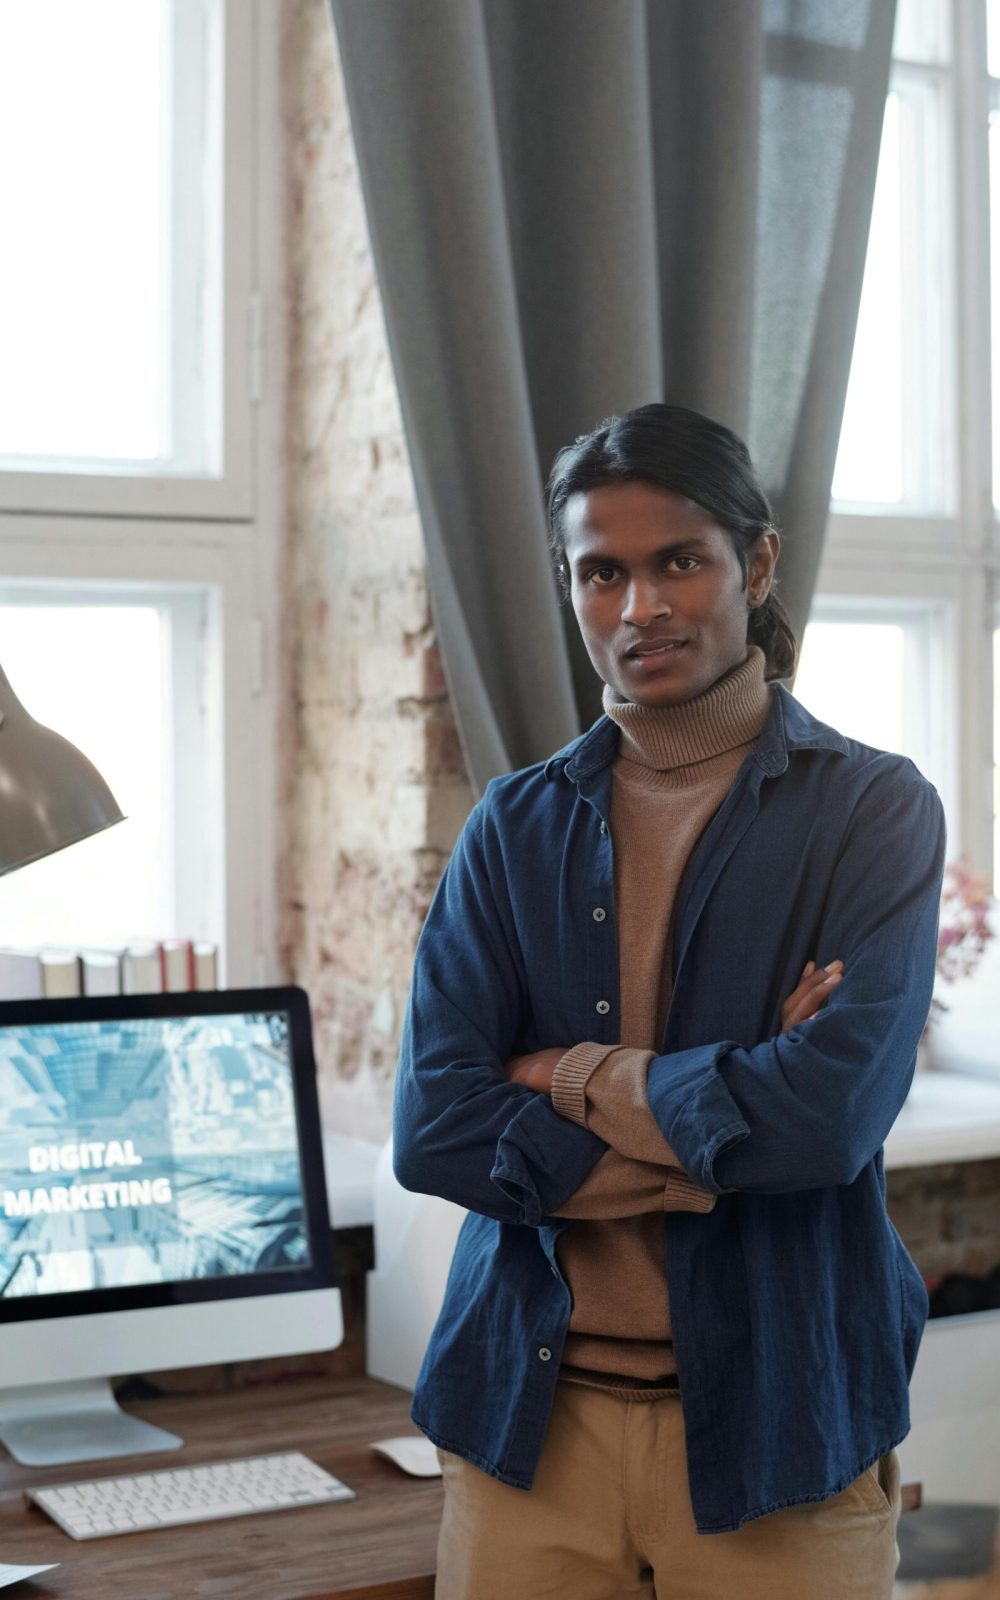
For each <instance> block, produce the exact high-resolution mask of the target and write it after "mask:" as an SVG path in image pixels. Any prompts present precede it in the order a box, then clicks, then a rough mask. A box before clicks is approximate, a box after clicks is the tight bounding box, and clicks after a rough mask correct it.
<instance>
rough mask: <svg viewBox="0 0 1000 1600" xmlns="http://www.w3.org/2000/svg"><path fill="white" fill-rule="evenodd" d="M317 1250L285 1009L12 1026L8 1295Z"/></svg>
mask: <svg viewBox="0 0 1000 1600" xmlns="http://www.w3.org/2000/svg"><path fill="white" fill-rule="evenodd" d="M308 1259H309V1249H308V1234H307V1230H306V1225H305V1217H304V1206H303V1196H302V1184H301V1177H300V1170H299V1157H298V1138H297V1134H296V1121H295V1104H294V1098H293V1089H292V1074H291V1064H290V1059H289V1040H288V1018H287V1016H286V1014H285V1013H284V1012H267V1013H262V1014H259V1015H247V1016H205V1017H159V1018H156V1017H150V1018H135V1019H132V1020H128V1021H123V1020H116V1021H113V1022H66V1023H58V1024H49V1023H46V1024H32V1025H30V1026H24V1027H7V1028H3V1029H0V1300H2V1299H4V1298H7V1299H11V1298H13V1297H15V1296H23V1295H39V1294H60V1293H66V1292H71V1291H76V1290H81V1289H113V1288H122V1287H126V1286H131V1285H134V1284H149V1283H176V1282H184V1281H187V1280H190V1279H195V1278H218V1277H229V1276H232V1275H234V1274H243V1273H259V1272H272V1271H280V1270H281V1269H282V1268H286V1269H287V1268H294V1267H302V1266H305V1265H306V1264H307V1263H308Z"/></svg>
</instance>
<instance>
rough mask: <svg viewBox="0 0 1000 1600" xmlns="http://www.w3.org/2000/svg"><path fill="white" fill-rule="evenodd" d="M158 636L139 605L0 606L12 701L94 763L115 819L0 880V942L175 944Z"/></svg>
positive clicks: (166, 700)
mask: <svg viewBox="0 0 1000 1600" xmlns="http://www.w3.org/2000/svg"><path fill="white" fill-rule="evenodd" d="M167 628H168V624H167V623H166V621H165V620H164V619H163V618H162V615H161V613H160V612H159V611H158V610H157V609H156V608H155V607H154V606H148V605H142V606H140V605H136V606H129V605H118V606H100V605H24V604H22V605H18V604H9V603H5V604H0V637H2V639H3V665H4V670H5V671H6V673H7V676H8V678H9V679H10V682H11V686H12V688H13V689H14V692H15V694H16V695H17V696H18V698H19V699H20V700H21V702H22V704H23V705H24V707H25V709H26V710H27V711H28V712H29V713H30V714H31V716H33V717H35V718H36V720H37V721H39V722H42V723H44V724H45V725H46V726H48V727H51V728H54V729H55V730H56V732H58V733H61V734H63V735H64V736H65V737H66V738H67V739H69V740H71V742H72V743H73V744H75V745H77V746H78V747H79V748H80V749H81V750H82V751H83V752H84V754H85V755H86V756H87V757H88V758H89V759H90V760H91V761H92V762H93V763H94V765H95V766H96V767H97V769H98V771H99V772H100V773H101V774H102V775H103V777H104V778H105V779H106V780H107V782H108V784H109V785H110V787H111V791H112V793H113V794H114V796H115V798H116V799H117V801H118V803H119V805H120V806H121V808H122V810H123V811H124V813H125V816H126V819H127V820H126V821H125V822H121V823H117V824H116V825H115V826H114V827H112V828H109V829H107V830H106V831H105V832H104V833H101V834H98V835H96V836H95V837H94V838H91V839H86V840H84V841H83V842H82V843H80V844H75V845H71V846H69V847H68V848H67V849H65V850H60V851H58V852H57V853H56V854H55V855H52V856H47V857H46V858H45V859H44V860H42V861H37V862H34V863H32V865H30V866H27V867H22V868H21V869H20V870H19V871H17V872H12V873H8V874H7V875H6V876H5V877H3V878H0V943H2V944H5V945H15V946H33V945H36V944H54V945H61V944H68V945H71V946H74V947H78V946H81V945H82V946H86V945H98V946H101V945H118V944H121V943H123V942H124V941H126V940H127V939H129V938H130V937H142V936H146V937H158V936H159V937H170V936H173V935H175V934H176V932H177V930H176V929H175V928H174V927H173V925H172V894H171V877H172V864H171V850H170V848H169V844H170V833H171V819H170V816H169V814H168V811H169V798H168V796H169V788H168V781H169V772H168V770H167V769H168V766H169V756H168V750H169V742H168V738H167V727H168V721H169V718H170V715H171V708H170V695H169V681H170V679H169V658H168V654H167V640H166V638H165V632H166V630H167Z"/></svg>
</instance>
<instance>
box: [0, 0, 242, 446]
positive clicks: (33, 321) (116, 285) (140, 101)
mask: <svg viewBox="0 0 1000 1600" xmlns="http://www.w3.org/2000/svg"><path fill="white" fill-rule="evenodd" d="M212 9H213V7H212V3H211V0H88V3H87V4H85V5H82V4H80V3H79V0H31V3H30V4H27V5H20V4H17V3H9V4H6V5H3V6H0V207H2V214H3V219H4V248H3V251H2V252H0V350H2V351H3V383H2V384H0V465H2V466H3V467H5V468H7V469H8V470H16V469H19V470H32V469H38V470H41V469H43V468H44V470H46V471H59V470H72V471H74V472H80V471H103V472H108V471H116V470H117V471H118V472H128V473H136V472H153V471H155V472H157V473H158V474H163V473H166V472H171V471H182V470H183V471H185V472H197V471H199V470H206V471H207V470H209V469H211V470H214V466H213V462H214V454H215V448H216V447H215V442H214V441H215V434H216V433H217V428H218V423H217V419H216V418H213V417H212V416H210V415H209V412H210V410H212V409H213V404H214V402H212V401H210V400H209V396H210V394H212V395H214V394H215V387H214V385H213V381H212V372H213V370H214V367H215V366H216V365H217V357H218V349H217V345H218V341H217V338H216V334H217V328H216V323H217V314H216V311H215V309H214V308H215V306H216V302H217V295H218V286H217V283H215V281H214V276H215V275H214V274H213V273H212V272H211V271H210V269H209V260H210V250H209V240H210V235H211V232H212V229H213V228H217V227H218V225H219V224H220V222H221V218H220V217H219V216H218V215H217V214H215V213H216V212H217V211H218V205H217V188H216V186H214V185H213V182H212V170H213V161H212V159H211V157H210V155H209V150H210V147H211V139H212V136H213V129H212V128H211V127H210V126H208V125H207V124H206V121H205V115H206V100H205V97H206V94H207V84H206V77H205V61H206V60H207V56H206V40H205V30H206V19H207V17H208V15H209V12H210V11H211V10H212ZM216 99H218V97H216ZM175 178H176V182H175ZM216 400H217V396H216Z"/></svg>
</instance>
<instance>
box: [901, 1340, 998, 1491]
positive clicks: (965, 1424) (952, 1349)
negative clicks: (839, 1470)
mask: <svg viewBox="0 0 1000 1600" xmlns="http://www.w3.org/2000/svg"><path fill="white" fill-rule="evenodd" d="M910 1421H911V1429H910V1432H909V1433H908V1434H907V1436H906V1438H905V1439H904V1440H903V1442H902V1444H900V1445H899V1446H897V1450H898V1454H899V1462H900V1467H901V1469H902V1480H903V1482H904V1483H922V1484H923V1494H924V1500H925V1501H928V1500H935V1501H938V1502H952V1503H955V1502H962V1503H965V1504H969V1505H994V1506H997V1505H1000V1311H973V1312H970V1313H969V1314H968V1315H967V1316H961V1317H932V1318H931V1319H930V1321H929V1322H928V1323H927V1326H926V1327H925V1329H924V1333H923V1338H922V1340H921V1344H920V1350H919V1352H918V1354H917V1364H916V1367H915V1368H914V1371H913V1378H912V1379H911V1382H910Z"/></svg>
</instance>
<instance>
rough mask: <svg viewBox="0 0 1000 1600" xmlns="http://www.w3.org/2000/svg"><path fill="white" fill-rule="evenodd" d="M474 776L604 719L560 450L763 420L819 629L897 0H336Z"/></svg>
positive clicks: (768, 479) (803, 595)
mask: <svg viewBox="0 0 1000 1600" xmlns="http://www.w3.org/2000/svg"><path fill="white" fill-rule="evenodd" d="M329 5H330V10H331V14H332V17H333V21H334V25H335V27H336V31H337V38H338V43H339V48H340V55H341V62H342V67H343V72H344V81H345V87H346V92H347V98H348V105H349V109H350V114H351V122H352V128H353V132H354V139H355V145H356V149H357V155H358V164H359V170H360V173H361V181H362V186H363V189H364V194H365V203H366V208H367V213H368V220H369V227H370V231H371V238H372V248H373V253H374V258H375V267H376V272H377V274H378V279H379V286H380V290H381V294H382V302H383V306H384V310H385V318H386V327H387V332H388V338H389V345H390V351H391V355H392V360H393V366H394V371H395V376H396V381H397V384H398V388H399V395H400V405H401V410H402V415H403V421H404V426H405V429H406V436H407V443H408V447H409V451H410V458H411V463H412V467H413V473H414V482H415V488H416V494H417V500H418V505H419V509H420V514H421V520H422V525H423V529H424V537H425V541H426V546H427V559H428V571H429V580H430V589H431V603H432V609H433V612H434V619H435V625H436V628H437V631H438V636H439V642H440V647H441V654H442V660H443V663H444V668H445V673H446V676H447V679H448V686H449V691H450V693H451V698H452V703H453V706H454V709H455V715H456V721H457V724H458V729H459V735H460V738H461V741H462V746H463V751H464V754H465V759H466V764H467V767H468V771H469V776H470V779H471V781H472V784H473V788H474V789H475V790H476V792H477V793H481V791H482V789H483V788H484V787H485V784H486V782H487V781H488V779H489V778H490V777H492V776H493V775H495V774H497V773H502V772H507V771H510V770H512V769H514V768H517V767H520V766H524V765H526V764H528V763H529V762H532V761H537V760H541V759H544V758H545V757H546V756H548V755H549V754H551V752H552V751H553V750H554V749H556V748H557V747H558V746H559V745H561V744H563V743H565V742H566V741H567V740H568V739H570V738H572V737H574V735H575V734H576V733H578V732H579V731H580V730H581V729H582V728H584V727H586V726H588V725H589V724H590V723H591V722H592V721H593V720H594V718H595V717H597V716H598V715H599V714H600V710H601V702H600V693H601V685H600V683H599V682H598V680H597V678H596V676H595V674H594V671H593V668H592V666H591V664H590V662H589V659H588V658H587V656H586V652H585V650H584V648H583V644H582V641H581V640H580V637H579V633H578V630H577V627H576V623H575V620H574V618H573V615H572V611H571V610H570V609H569V608H567V607H561V606H560V605H559V601H558V595H557V591H556V587H555V582H554V579H553V577H552V573H551V568H550V564H549V558H548V552H547V548H546V537H545V514H544V505H543V497H542V488H543V485H544V481H545V478H546V477H547V474H548V471H549V468H550V466H551V463H552V459H553V457H554V455H555V453H556V451H557V450H558V449H559V448H560V446H562V445H564V444H566V443H569V442H570V441H571V440H572V439H574V438H575V437H576V436H577V435H579V434H581V433H584V432H588V431H589V430H590V429H591V428H592V427H594V426H595V425H596V424H597V423H599V422H600V421H601V420H602V419H603V418H604V417H606V416H608V415H610V414H611V413H612V412H620V411H624V410H628V409H630V408H632V407H633V406H637V405H642V404H645V403H646V402H647V401H649V400H655V399H663V400H668V401H672V402H674V403H677V404H681V405H688V406H693V407H695V408H696V409H698V410H700V411H704V412H706V413H708V414H709V415H710V416H713V417H716V418H717V419H718V420H720V421H722V422H725V423H728V424H729V425H730V426H731V427H734V428H735V429H736V430H737V431H738V432H739V433H741V434H742V435H743V436H744V437H745V438H746V439H747V442H748V444H749V445H750V448H751V451H752V453H753V455H754V460H755V462H756V463H757V465H758V467H759V468H760V470H761V475H762V477H763V479H764V482H765V486H766V488H767V489H768V492H769V494H770V495H771V497H772V499H773V501H774V503H775V507H776V513H777V518H778V524H779V528H780V529H781V531H782V536H783V538H782V553H781V559H780V561H779V564H778V579H779V584H780V590H781V594H782V598H783V599H784V602H785V604H786V606H787V607H788V610H789V613H790V615H791V617H792V620H793V624H794V625H795V627H796V630H797V632H798V633H799V636H800V637H801V634H802V631H803V630H804V627H805V623H806V619H807V617H808V613H809V606H810V603H811V599H812V594H813V589H814V586H815V580H816V573H817V571H818V568H819V562H820V557H821V554H822V545H823V535H824V529H825V524H826V517H827V508H828V504H829V494H830V483H831V481H832V476H833V468H834V461H835V456H836V447H837V441H838V438H839V433H840V423H841V417H842V413H843V405H844V397H845V394H846V389H847V379H848V373H849V368H850V357H851V347H852V344H853V338H854V328H855V325H856V320H857V310H858V302H859V299H860V293H861V282H862V276H863V271H864V259H865V251H866V246H867V238H868V228H869V222H870V216H871V203H872V196H873V192H874V185H875V172H876V166H877V159H878V148H879V139H880V134H881V127H882V116H883V109H884V103H885V95H886V87H887V83H888V73H889V64H890V52H891V42H892V30H893V22H894V14H895V0H837V3H836V4H834V3H833V0H710V3H702V4H692V0H648V3H643V0H544V4H539V0H329Z"/></svg>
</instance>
